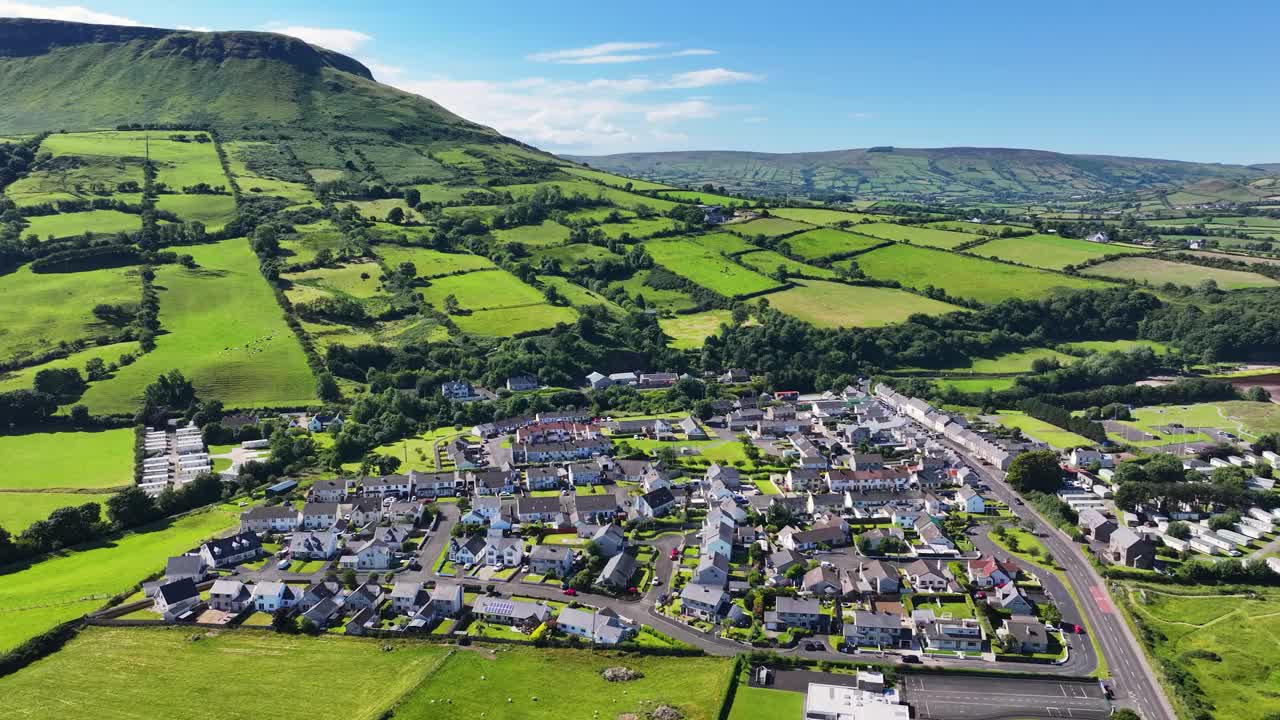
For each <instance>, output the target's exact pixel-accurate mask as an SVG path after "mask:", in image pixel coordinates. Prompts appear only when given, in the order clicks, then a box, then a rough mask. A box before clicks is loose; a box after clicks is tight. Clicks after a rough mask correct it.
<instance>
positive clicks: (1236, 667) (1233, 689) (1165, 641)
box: [1121, 583, 1280, 720]
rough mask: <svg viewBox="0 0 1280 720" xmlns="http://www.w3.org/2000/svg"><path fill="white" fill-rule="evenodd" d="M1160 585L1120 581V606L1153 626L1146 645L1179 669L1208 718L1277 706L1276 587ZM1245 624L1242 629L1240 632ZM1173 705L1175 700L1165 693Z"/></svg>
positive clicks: (1245, 716)
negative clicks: (1223, 590) (1222, 589)
mask: <svg viewBox="0 0 1280 720" xmlns="http://www.w3.org/2000/svg"><path fill="white" fill-rule="evenodd" d="M1242 590H1248V591H1249V592H1250V595H1245V594H1242V593H1237V594H1229V595H1224V594H1219V592H1218V589H1217V588H1198V587H1186V588H1182V587H1180V588H1176V589H1171V588H1159V587H1145V586H1141V585H1137V584H1133V583H1126V584H1124V587H1123V589H1122V591H1121V593H1123V595H1122V597H1123V601H1122V602H1121V605H1123V606H1124V608H1125V610H1126V611H1127V612H1128V613H1129V614H1130V615H1131V616H1132V617H1133V618H1134V620H1135V621H1136V623H1137V624H1139V625H1140V626H1146V627H1149V628H1151V630H1153V631H1154V632H1152V633H1150V634H1145V633H1138V635H1139V636H1140V637H1144V638H1146V640H1145V642H1146V643H1147V648H1148V650H1149V651H1150V652H1151V653H1152V654H1153V655H1154V656H1155V657H1156V658H1157V659H1159V660H1162V661H1166V662H1168V663H1170V664H1172V665H1174V666H1176V667H1179V668H1181V669H1183V670H1185V671H1186V672H1187V673H1189V674H1190V675H1191V677H1192V678H1193V679H1194V681H1195V683H1196V685H1198V686H1199V689H1200V691H1201V692H1202V693H1203V695H1202V698H1203V700H1204V702H1205V703H1206V704H1207V705H1208V708H1209V710H1210V711H1211V712H1212V714H1213V716H1214V717H1224V718H1226V717H1230V718H1241V720H1262V718H1265V717H1268V716H1269V713H1271V711H1272V710H1274V708H1275V707H1276V699H1275V688H1276V686H1277V683H1280V669H1277V668H1280V614H1277V613H1276V604H1277V603H1278V602H1280V594H1278V593H1277V592H1276V591H1275V589H1274V588H1258V587H1250V588H1242ZM1242 628H1247V632H1242V631H1241V630H1242ZM1170 696H1171V697H1170V699H1171V700H1172V701H1174V704H1175V707H1177V706H1178V705H1180V704H1181V703H1180V702H1179V700H1178V698H1177V696H1176V694H1175V693H1172V692H1171V693H1170Z"/></svg>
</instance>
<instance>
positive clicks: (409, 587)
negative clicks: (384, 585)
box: [391, 580, 422, 600]
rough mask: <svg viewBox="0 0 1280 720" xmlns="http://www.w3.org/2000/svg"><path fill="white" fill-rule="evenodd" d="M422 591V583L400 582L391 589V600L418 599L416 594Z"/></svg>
mask: <svg viewBox="0 0 1280 720" xmlns="http://www.w3.org/2000/svg"><path fill="white" fill-rule="evenodd" d="M421 591H422V583H416V582H409V581H407V580H400V581H398V582H396V584H395V586H394V587H392V588H391V597H392V598H409V599H410V600H412V599H413V598H416V597H418V593H419V592H421Z"/></svg>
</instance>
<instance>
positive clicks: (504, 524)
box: [460, 495, 560, 530]
mask: <svg viewBox="0 0 1280 720" xmlns="http://www.w3.org/2000/svg"><path fill="white" fill-rule="evenodd" d="M554 499H555V501H556V503H557V504H559V502H560V499H559V498H554ZM505 505H506V503H504V502H503V499H502V498H501V497H498V496H497V495H481V496H480V497H477V498H476V499H475V500H474V501H472V503H471V509H470V510H468V511H467V512H466V514H465V515H463V516H462V517H461V519H460V521H461V522H462V524H463V525H489V526H490V527H494V528H498V529H500V530H509V529H511V526H510V524H509V520H510V519H511V518H504V517H503V512H502V510H503V508H504V507H505Z"/></svg>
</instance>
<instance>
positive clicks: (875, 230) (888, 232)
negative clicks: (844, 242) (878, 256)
mask: <svg viewBox="0 0 1280 720" xmlns="http://www.w3.org/2000/svg"><path fill="white" fill-rule="evenodd" d="M852 229H853V231H854V232H857V233H861V234H863V235H870V236H872V237H878V238H883V239H885V240H897V241H899V242H909V243H911V244H913V245H929V246H930V247H936V248H944V249H948V250H949V249H951V248H953V247H955V246H957V245H963V244H965V243H968V242H973V241H974V240H979V239H981V237H980V236H978V235H970V234H969V233H958V232H951V231H949V230H938V229H935V228H929V227H924V226H921V225H895V224H893V223H864V224H862V225H859V226H857V227H856V228H852Z"/></svg>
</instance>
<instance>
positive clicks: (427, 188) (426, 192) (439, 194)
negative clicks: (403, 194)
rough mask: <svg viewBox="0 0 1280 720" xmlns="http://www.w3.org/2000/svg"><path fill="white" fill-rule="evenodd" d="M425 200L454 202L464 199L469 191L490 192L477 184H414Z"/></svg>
mask: <svg viewBox="0 0 1280 720" xmlns="http://www.w3.org/2000/svg"><path fill="white" fill-rule="evenodd" d="M413 187H414V188H415V189H416V190H417V191H418V195H420V196H421V198H422V201H423V202H440V203H443V202H454V201H457V200H462V199H464V198H465V197H466V195H467V194H468V193H476V192H478V193H488V191H487V190H485V189H484V188H481V187H477V186H475V185H434V184H431V185H414V186H413Z"/></svg>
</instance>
